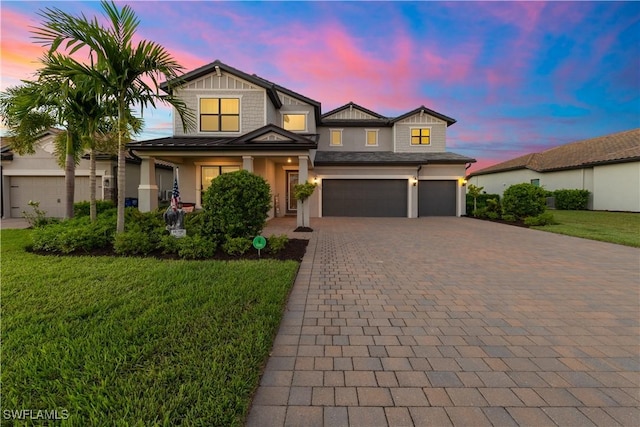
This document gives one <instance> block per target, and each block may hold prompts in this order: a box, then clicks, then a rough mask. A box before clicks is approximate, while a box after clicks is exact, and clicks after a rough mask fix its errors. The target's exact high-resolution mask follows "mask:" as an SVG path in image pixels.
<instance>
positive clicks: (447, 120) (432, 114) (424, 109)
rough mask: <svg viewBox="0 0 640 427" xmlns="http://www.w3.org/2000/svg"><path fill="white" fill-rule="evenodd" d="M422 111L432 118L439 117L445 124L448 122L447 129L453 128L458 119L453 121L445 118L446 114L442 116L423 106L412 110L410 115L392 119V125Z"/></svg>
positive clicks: (406, 114)
mask: <svg viewBox="0 0 640 427" xmlns="http://www.w3.org/2000/svg"><path fill="white" fill-rule="evenodd" d="M421 111H422V112H424V113H425V114H429V115H430V116H433V117H437V118H439V119H440V120H444V121H445V122H447V127H448V126H451V125H452V124H454V123H455V122H456V119H452V118H451V117H448V116H445V115H444V114H440V113H438V112H437V111H433V110H431V109H429V108H427V107H425V106H424V105H421V106H419V107H418V108H416V109H415V110H411V111H409V112H408V113H405V114H403V115H401V116H398V117H396V118H394V119H392V120H391V123H396V122H399V121H400V120H404V119H406V118H407V117H411V116H413V115H414V114H418V113H419V112H421Z"/></svg>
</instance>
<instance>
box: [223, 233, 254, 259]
mask: <svg viewBox="0 0 640 427" xmlns="http://www.w3.org/2000/svg"><path fill="white" fill-rule="evenodd" d="M251 242H252V241H251V239H248V238H246V237H228V238H227V240H226V241H225V242H224V243H223V244H222V250H223V251H224V252H225V253H226V254H228V255H242V254H244V253H245V252H247V251H248V250H249V249H250V248H251Z"/></svg>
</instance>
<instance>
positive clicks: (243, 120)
mask: <svg viewBox="0 0 640 427" xmlns="http://www.w3.org/2000/svg"><path fill="white" fill-rule="evenodd" d="M174 92H175V96H176V97H178V98H180V99H182V100H183V101H184V102H185V103H186V104H187V107H189V108H191V109H192V111H194V113H195V115H196V120H197V121H199V101H198V100H199V99H200V98H203V97H205V98H206V97H208V98H240V132H230V133H226V132H215V133H214V132H199V129H198V128H196V129H195V130H194V131H193V132H189V133H185V132H184V130H183V128H182V122H181V120H180V116H179V115H178V114H177V113H176V112H175V110H174V112H173V134H174V136H185V135H217V136H224V135H241V134H245V133H248V132H251V131H253V130H255V129H258V128H260V127H262V126H264V125H266V121H265V118H266V112H265V104H266V103H267V102H266V101H265V99H266V91H265V90H264V89H263V88H261V87H259V86H256V85H254V84H251V83H249V82H247V81H244V80H242V79H239V78H237V77H235V76H232V75H230V74H226V73H222V76H220V77H219V76H217V75H216V74H215V73H212V74H208V75H206V76H204V77H202V78H200V79H197V80H194V81H192V82H189V83H188V84H185V85H183V86H181V87H180V88H178V89H176V90H175V91H174ZM196 126H199V124H197V125H196Z"/></svg>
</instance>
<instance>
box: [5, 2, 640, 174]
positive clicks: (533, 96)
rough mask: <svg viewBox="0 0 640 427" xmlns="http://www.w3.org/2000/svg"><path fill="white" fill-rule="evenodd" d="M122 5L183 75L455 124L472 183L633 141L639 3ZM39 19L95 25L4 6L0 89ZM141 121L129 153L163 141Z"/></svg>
mask: <svg viewBox="0 0 640 427" xmlns="http://www.w3.org/2000/svg"><path fill="white" fill-rule="evenodd" d="M117 3H118V4H120V5H122V4H124V3H123V2H117ZM126 3H128V4H130V5H131V6H132V7H133V8H134V10H135V11H136V13H137V14H138V17H139V18H140V20H141V24H140V27H139V29H138V36H139V37H140V38H144V39H148V40H153V41H156V42H158V43H160V44H161V45H163V46H164V47H166V48H167V49H168V50H169V51H170V52H171V53H172V54H173V55H174V56H175V58H177V59H178V60H179V62H180V63H181V64H182V65H183V66H184V67H185V71H190V70H193V69H195V68H197V67H200V66H202V65H205V64H208V63H210V62H213V61H214V60H216V59H219V60H221V61H222V62H224V63H226V64H228V65H230V66H232V67H235V68H238V69H240V70H242V71H245V72H247V73H250V74H253V73H255V74H258V75H259V76H261V77H264V78H266V79H268V80H271V81H273V82H275V83H278V84H280V85H281V86H284V87H286V88H288V89H291V90H293V91H296V92H298V93H301V94H303V95H305V96H307V97H309V98H312V99H315V100H317V101H319V102H321V103H322V111H323V112H327V111H330V110H332V109H334V108H336V107H339V106H341V105H343V104H345V103H347V102H350V101H353V102H355V103H357V104H360V105H362V106H363V107H365V108H367V109H369V110H373V111H375V112H377V113H379V114H383V115H386V116H398V115H401V114H403V113H405V112H408V111H410V110H413V109H414V108H417V107H419V106H420V105H425V106H426V107H428V108H430V109H432V110H435V111H437V112H440V113H442V114H445V115H447V116H449V117H453V118H455V119H456V120H457V121H458V122H457V123H456V124H454V125H453V126H451V127H450V128H449V130H448V133H447V147H448V150H449V151H452V152H456V153H459V154H463V155H466V156H470V157H474V158H476V159H477V160H478V163H477V164H476V165H475V166H474V167H473V169H472V170H477V169H478V168H480V167H485V166H489V165H491V164H494V163H497V162H499V161H503V160H507V159H509V158H513V157H516V156H518V155H521V154H525V153H529V152H535V151H541V150H544V149H546V148H549V147H553V146H556V145H560V144H564V143H567V142H571V141H576V140H580V139H585V138H590V137H595V136H601V135H605V134H608V133H613V132H619V131H624V130H629V129H632V128H637V127H640V3H639V2H601V3H600V2H343V1H324V2H259V3H258V2H209V1H198V2H175V1H173V2H172V1H129V2H126ZM45 7H58V8H60V9H62V10H64V11H67V12H70V13H80V12H82V13H84V14H85V15H86V16H87V17H93V16H95V15H99V14H100V13H101V12H100V10H101V9H100V4H99V3H97V2H89V1H85V2H43V1H25V2H12V1H5V0H3V1H2V3H1V4H0V8H1V61H2V62H1V70H2V73H1V75H0V77H1V81H0V89H2V90H5V89H6V88H7V87H9V86H13V85H16V84H19V82H20V79H29V78H31V76H32V75H33V72H34V71H35V70H36V69H37V68H38V67H39V64H38V58H39V57H40V56H41V55H42V52H43V49H42V48H41V47H39V46H38V45H36V44H34V43H33V41H32V40H31V34H30V32H29V31H30V27H32V26H35V25H38V24H39V23H40V22H41V18H40V17H39V16H38V14H37V13H38V11H39V10H42V9H43V8H45ZM145 120H146V128H145V131H144V132H143V133H142V134H141V135H140V136H139V137H138V139H141V140H143V139H150V138H157V137H162V136H168V135H170V134H171V120H170V111H169V109H168V108H162V109H159V110H157V111H149V112H145Z"/></svg>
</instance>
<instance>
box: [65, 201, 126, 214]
mask: <svg viewBox="0 0 640 427" xmlns="http://www.w3.org/2000/svg"><path fill="white" fill-rule="evenodd" d="M115 207H116V205H115V203H113V202H112V201H111V200H96V212H97V213H98V215H100V214H101V213H103V212H105V211H108V210H109V209H113V208H115ZM90 208H91V202H88V201H85V202H78V203H74V204H73V216H74V217H75V218H82V217H83V216H89V210H90Z"/></svg>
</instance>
